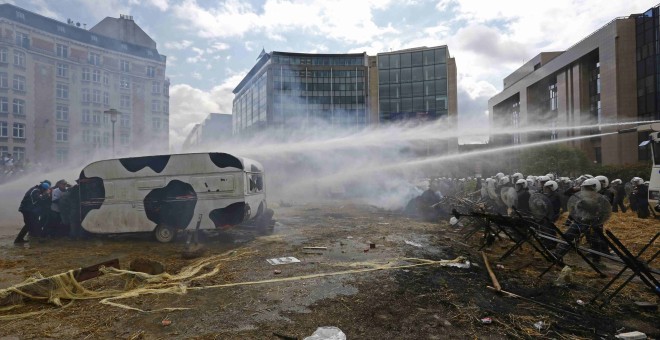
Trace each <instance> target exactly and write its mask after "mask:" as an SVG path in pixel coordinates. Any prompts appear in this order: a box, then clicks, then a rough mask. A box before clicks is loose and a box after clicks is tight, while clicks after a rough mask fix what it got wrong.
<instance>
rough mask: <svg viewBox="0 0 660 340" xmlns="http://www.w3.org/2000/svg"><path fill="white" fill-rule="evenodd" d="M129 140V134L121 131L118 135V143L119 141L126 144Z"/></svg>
mask: <svg viewBox="0 0 660 340" xmlns="http://www.w3.org/2000/svg"><path fill="white" fill-rule="evenodd" d="M129 142H130V136H129V135H127V134H125V133H122V134H121V136H120V137H119V143H121V145H123V146H126V145H128V143H129Z"/></svg>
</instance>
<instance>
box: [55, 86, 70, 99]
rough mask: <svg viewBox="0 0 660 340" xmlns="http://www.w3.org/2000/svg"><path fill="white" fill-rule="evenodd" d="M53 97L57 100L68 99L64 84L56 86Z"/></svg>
mask: <svg viewBox="0 0 660 340" xmlns="http://www.w3.org/2000/svg"><path fill="white" fill-rule="evenodd" d="M55 97H57V99H69V86H68V85H64V84H57V89H56V92H55Z"/></svg>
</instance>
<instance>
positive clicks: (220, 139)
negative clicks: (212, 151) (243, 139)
mask: <svg viewBox="0 0 660 340" xmlns="http://www.w3.org/2000/svg"><path fill="white" fill-rule="evenodd" d="M231 137H232V117H231V115H227V114H221V113H210V114H209V115H208V116H207V117H206V119H204V121H203V122H201V123H199V124H195V126H194V127H193V129H192V130H191V131H190V133H189V134H188V136H187V137H186V140H185V141H184V142H183V147H182V149H183V151H192V150H194V149H195V148H196V147H199V146H205V147H206V148H207V149H208V148H209V147H219V146H220V145H222V144H223V143H226V142H228V141H229V140H231Z"/></svg>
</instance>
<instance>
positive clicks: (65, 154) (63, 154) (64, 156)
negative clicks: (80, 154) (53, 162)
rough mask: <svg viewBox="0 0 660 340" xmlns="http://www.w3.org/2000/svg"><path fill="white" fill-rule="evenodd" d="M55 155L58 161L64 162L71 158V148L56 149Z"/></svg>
mask: <svg viewBox="0 0 660 340" xmlns="http://www.w3.org/2000/svg"><path fill="white" fill-rule="evenodd" d="M55 155H56V156H57V163H59V164H64V163H66V162H67V160H68V159H69V150H67V149H57V150H56V151H55Z"/></svg>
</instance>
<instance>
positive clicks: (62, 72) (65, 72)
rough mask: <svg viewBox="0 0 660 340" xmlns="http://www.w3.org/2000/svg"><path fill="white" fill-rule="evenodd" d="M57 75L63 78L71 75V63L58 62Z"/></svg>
mask: <svg viewBox="0 0 660 340" xmlns="http://www.w3.org/2000/svg"><path fill="white" fill-rule="evenodd" d="M57 76H58V77H62V78H68V77H69V65H67V64H63V63H57Z"/></svg>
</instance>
